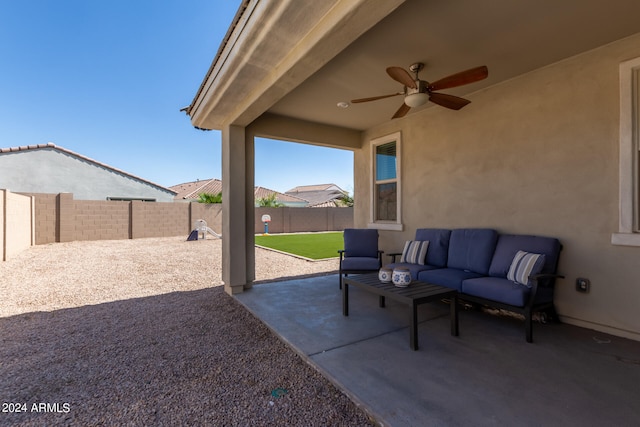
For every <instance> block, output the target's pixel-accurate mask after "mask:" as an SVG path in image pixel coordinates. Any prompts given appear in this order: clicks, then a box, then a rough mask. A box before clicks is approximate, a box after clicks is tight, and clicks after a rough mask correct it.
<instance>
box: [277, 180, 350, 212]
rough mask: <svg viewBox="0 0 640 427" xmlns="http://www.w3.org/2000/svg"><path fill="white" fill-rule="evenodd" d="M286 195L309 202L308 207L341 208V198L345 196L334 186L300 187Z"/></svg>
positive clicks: (343, 192)
mask: <svg viewBox="0 0 640 427" xmlns="http://www.w3.org/2000/svg"><path fill="white" fill-rule="evenodd" d="M286 194H289V195H295V196H296V197H300V198H301V199H304V200H306V201H307V202H309V207H312V208H320V207H341V206H345V205H344V203H343V202H342V197H344V195H345V194H347V192H346V191H344V190H343V189H341V188H340V187H338V186H337V185H335V184H318V185H302V186H299V187H295V188H292V189H291V190H289V191H287V192H286Z"/></svg>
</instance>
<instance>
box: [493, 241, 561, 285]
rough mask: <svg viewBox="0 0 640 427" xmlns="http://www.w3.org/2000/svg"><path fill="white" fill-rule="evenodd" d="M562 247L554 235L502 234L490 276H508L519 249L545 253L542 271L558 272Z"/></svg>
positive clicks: (547, 272) (545, 272)
mask: <svg viewBox="0 0 640 427" xmlns="http://www.w3.org/2000/svg"><path fill="white" fill-rule="evenodd" d="M561 249H562V245H561V244H560V241H559V240H558V239H555V238H552V237H540V236H526V235H517V234H501V235H500V237H499V238H498V243H497V244H496V250H495V253H494V254H493V259H492V260H491V266H490V267H489V276H495V277H507V273H508V272H509V267H511V262H512V261H513V258H514V257H515V256H516V253H518V251H525V252H531V253H535V254H543V255H544V264H543V266H542V270H540V272H541V273H544V274H553V273H555V272H556V265H557V264H558V257H559V256H560V250H561Z"/></svg>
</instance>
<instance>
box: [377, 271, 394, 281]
mask: <svg viewBox="0 0 640 427" xmlns="http://www.w3.org/2000/svg"><path fill="white" fill-rule="evenodd" d="M392 276H393V270H391V269H390V268H387V267H382V268H381V269H380V271H378V280H380V281H381V282H382V283H389V282H390V281H391V277H392Z"/></svg>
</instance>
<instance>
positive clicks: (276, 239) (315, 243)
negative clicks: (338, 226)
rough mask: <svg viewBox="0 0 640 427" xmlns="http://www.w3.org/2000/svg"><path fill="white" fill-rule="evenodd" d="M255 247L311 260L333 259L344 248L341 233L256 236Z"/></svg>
mask: <svg viewBox="0 0 640 427" xmlns="http://www.w3.org/2000/svg"><path fill="white" fill-rule="evenodd" d="M256 245H259V246H265V247H268V248H271V249H276V250H279V251H282V252H287V253H290V254H294V255H300V256H303V257H305V258H311V259H325V258H335V257H337V256H338V249H342V248H343V247H344V240H343V238H342V232H341V231H340V232H335V233H301V234H269V235H266V236H265V235H262V236H256Z"/></svg>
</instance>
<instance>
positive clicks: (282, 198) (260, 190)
mask: <svg viewBox="0 0 640 427" xmlns="http://www.w3.org/2000/svg"><path fill="white" fill-rule="evenodd" d="M273 193H275V194H276V201H278V202H280V203H285V202H293V203H305V204H306V200H304V199H301V198H300V197H296V196H292V195H291V194H285V193H280V192H279V191H275V190H270V189H268V188H264V187H259V186H258V187H256V188H255V191H254V192H253V194H254V195H255V198H256V200H257V199H263V198H265V197H268V196H271V195H272V194H273Z"/></svg>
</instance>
